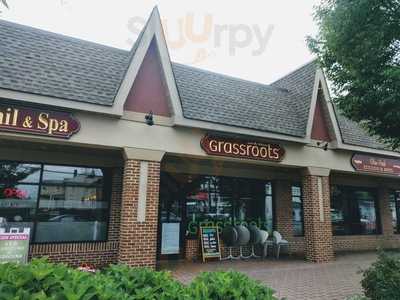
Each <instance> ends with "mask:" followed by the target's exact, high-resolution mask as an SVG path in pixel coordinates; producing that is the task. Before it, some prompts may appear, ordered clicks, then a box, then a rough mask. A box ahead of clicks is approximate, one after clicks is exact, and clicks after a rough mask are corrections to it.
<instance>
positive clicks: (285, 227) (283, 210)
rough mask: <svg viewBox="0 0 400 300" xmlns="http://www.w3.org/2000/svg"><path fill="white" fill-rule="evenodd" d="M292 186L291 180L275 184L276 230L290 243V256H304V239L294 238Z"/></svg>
mask: <svg viewBox="0 0 400 300" xmlns="http://www.w3.org/2000/svg"><path fill="white" fill-rule="evenodd" d="M292 184H293V183H292V182H291V181H289V180H279V181H276V182H275V184H274V189H275V192H274V195H275V202H274V204H275V209H274V211H275V230H277V231H279V232H280V234H281V235H282V237H283V238H284V239H285V240H288V241H289V250H288V251H289V253H290V254H303V253H304V251H305V245H304V237H297V236H294V230H293V214H292V191H291V187H292ZM283 250H285V249H283Z"/></svg>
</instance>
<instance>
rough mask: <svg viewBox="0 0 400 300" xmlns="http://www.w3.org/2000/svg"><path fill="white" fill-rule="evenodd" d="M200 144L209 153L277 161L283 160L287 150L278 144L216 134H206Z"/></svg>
mask: <svg viewBox="0 0 400 300" xmlns="http://www.w3.org/2000/svg"><path fill="white" fill-rule="evenodd" d="M200 145H201V147H202V148H203V150H204V151H205V152H206V153H207V154H209V155H219V156H229V157H236V158H246V159H256V160H266V161H276V162H279V161H282V159H283V157H284V155H285V150H284V149H283V148H282V147H281V146H280V145H278V144H269V143H259V142H255V141H248V140H242V139H235V138H228V137H221V136H216V135H206V136H204V137H203V138H202V139H201V142H200Z"/></svg>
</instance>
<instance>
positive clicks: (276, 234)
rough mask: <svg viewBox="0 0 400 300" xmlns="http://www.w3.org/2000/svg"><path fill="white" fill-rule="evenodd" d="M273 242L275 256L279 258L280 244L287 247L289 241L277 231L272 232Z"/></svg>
mask: <svg viewBox="0 0 400 300" xmlns="http://www.w3.org/2000/svg"><path fill="white" fill-rule="evenodd" d="M273 237H274V243H275V245H276V258H278V259H279V254H280V252H281V246H286V247H288V248H289V242H288V241H287V240H284V239H283V238H282V235H281V234H280V233H279V232H278V231H274V232H273Z"/></svg>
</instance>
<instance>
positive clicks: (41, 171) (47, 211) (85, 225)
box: [0, 162, 109, 243]
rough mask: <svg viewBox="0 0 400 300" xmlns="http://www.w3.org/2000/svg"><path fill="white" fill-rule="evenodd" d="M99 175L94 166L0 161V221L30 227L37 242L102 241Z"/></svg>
mask: <svg viewBox="0 0 400 300" xmlns="http://www.w3.org/2000/svg"><path fill="white" fill-rule="evenodd" d="M104 177H105V176H104V173H103V170H102V169H99V168H83V167H71V166H53V165H41V164H19V163H9V162H3V163H0V193H1V198H0V218H2V224H3V226H7V227H9V228H11V227H19V228H20V227H30V228H31V232H32V239H33V241H34V242H38V243H43V242H72V241H74V242H75V241H99V240H105V239H106V237H107V221H108V214H109V209H108V208H109V203H108V201H107V197H105V195H104Z"/></svg>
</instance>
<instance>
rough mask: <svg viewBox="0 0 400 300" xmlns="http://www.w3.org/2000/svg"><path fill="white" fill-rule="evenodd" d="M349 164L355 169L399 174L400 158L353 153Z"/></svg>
mask: <svg viewBox="0 0 400 300" xmlns="http://www.w3.org/2000/svg"><path fill="white" fill-rule="evenodd" d="M351 164H352V165H353V168H354V169H355V170H356V171H362V172H370V173H380V174H389V175H398V176H400V159H392V158H384V157H376V156H370V155H364V154H354V155H353V157H352V159H351Z"/></svg>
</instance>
